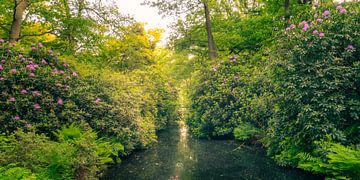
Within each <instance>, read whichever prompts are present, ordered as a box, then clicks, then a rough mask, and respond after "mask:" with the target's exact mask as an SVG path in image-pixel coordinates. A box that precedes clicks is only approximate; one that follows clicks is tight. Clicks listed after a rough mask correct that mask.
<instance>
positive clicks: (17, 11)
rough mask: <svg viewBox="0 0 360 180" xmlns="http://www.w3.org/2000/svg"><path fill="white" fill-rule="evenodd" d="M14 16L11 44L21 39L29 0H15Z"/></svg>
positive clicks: (10, 36)
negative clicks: (22, 25)
mask: <svg viewBox="0 0 360 180" xmlns="http://www.w3.org/2000/svg"><path fill="white" fill-rule="evenodd" d="M14 3H15V8H14V16H13V22H12V24H11V29H10V35H9V42H10V44H13V43H15V42H16V41H17V40H18V39H19V38H20V32H21V24H22V22H23V15H24V11H25V10H26V8H27V4H28V3H27V0H14Z"/></svg>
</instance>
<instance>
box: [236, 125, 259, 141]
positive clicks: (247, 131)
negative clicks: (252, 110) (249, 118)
mask: <svg viewBox="0 0 360 180" xmlns="http://www.w3.org/2000/svg"><path fill="white" fill-rule="evenodd" d="M259 133H260V131H259V129H257V128H255V127H253V126H252V125H250V124H247V123H243V124H241V125H239V126H238V127H236V128H235V129H234V137H235V139H238V140H242V141H244V140H248V139H250V138H251V137H253V136H255V135H257V134H259Z"/></svg>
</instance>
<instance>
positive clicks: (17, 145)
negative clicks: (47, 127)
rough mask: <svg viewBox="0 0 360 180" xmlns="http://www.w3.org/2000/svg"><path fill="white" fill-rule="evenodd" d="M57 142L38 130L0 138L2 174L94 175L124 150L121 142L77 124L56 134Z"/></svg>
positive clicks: (28, 176) (39, 176) (27, 176)
mask: <svg viewBox="0 0 360 180" xmlns="http://www.w3.org/2000/svg"><path fill="white" fill-rule="evenodd" d="M55 134H56V137H57V141H51V140H50V139H49V138H48V137H46V136H45V135H44V134H42V135H37V134H35V132H34V131H30V132H27V133H25V132H23V131H21V130H19V131H16V132H15V133H14V134H12V135H10V136H4V135H1V137H0V148H1V154H0V165H1V166H2V168H1V169H0V177H2V178H4V179H11V178H13V177H14V178H15V177H16V178H25V179H31V178H33V179H73V178H74V177H77V178H94V177H97V176H98V175H99V172H100V170H102V169H103V168H104V167H105V166H106V164H108V163H110V162H112V161H113V158H116V157H117V156H118V152H122V151H123V150H124V149H123V146H122V145H121V144H119V143H110V142H107V141H104V140H103V139H98V138H97V135H96V133H94V132H93V131H92V130H87V131H84V130H82V129H80V128H78V127H75V126H73V125H71V126H69V127H63V128H62V129H61V130H58V131H57V132H56V133H55Z"/></svg>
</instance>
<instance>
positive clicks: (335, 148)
mask: <svg viewBox="0 0 360 180" xmlns="http://www.w3.org/2000/svg"><path fill="white" fill-rule="evenodd" d="M328 139H329V140H327V141H324V140H323V141H316V142H315V145H316V148H315V150H314V151H313V152H312V153H311V154H309V153H304V152H302V153H299V154H298V155H297V157H298V158H299V164H298V167H299V168H301V169H305V170H309V171H312V172H315V173H326V174H329V175H332V177H334V178H336V179H346V177H350V178H352V179H359V178H360V148H359V147H356V146H344V145H342V144H339V143H334V142H331V140H330V139H331V138H328Z"/></svg>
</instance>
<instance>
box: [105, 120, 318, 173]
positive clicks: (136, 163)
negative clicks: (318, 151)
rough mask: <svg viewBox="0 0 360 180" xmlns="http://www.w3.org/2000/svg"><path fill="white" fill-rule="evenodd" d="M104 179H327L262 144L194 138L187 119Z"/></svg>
mask: <svg viewBox="0 0 360 180" xmlns="http://www.w3.org/2000/svg"><path fill="white" fill-rule="evenodd" d="M102 179H104V180H105V179H115V180H116V179H121V180H124V179H125V180H126V179H129V180H137V179H149V180H153V179H156V180H158V179H159V180H168V179H171V180H175V179H181V180H188V179H206V180H211V179H237V180H242V179H244V180H245V179H254V180H256V179H259V180H272V179H273V180H302V179H304V180H305V179H306V180H311V179H323V178H321V177H319V176H314V175H311V174H308V173H306V172H304V171H300V170H297V169H289V168H282V167H279V166H277V165H276V164H275V162H274V161H273V160H272V159H270V158H269V157H267V156H266V154H265V151H264V150H263V149H262V148H259V147H253V146H244V145H241V143H240V142H235V141H233V140H200V139H196V138H192V137H190V136H189V134H188V130H187V128H186V126H184V124H183V123H180V124H179V125H172V126H171V127H169V128H168V130H166V131H163V132H161V133H159V137H158V143H156V144H155V145H154V146H153V147H151V148H149V149H146V150H143V151H139V152H134V153H133V154H132V155H130V156H129V157H127V158H126V159H125V160H124V161H123V162H122V163H121V164H119V165H116V166H114V167H112V168H110V169H109V170H108V171H107V172H106V173H105V175H104V176H103V178H102Z"/></svg>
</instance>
